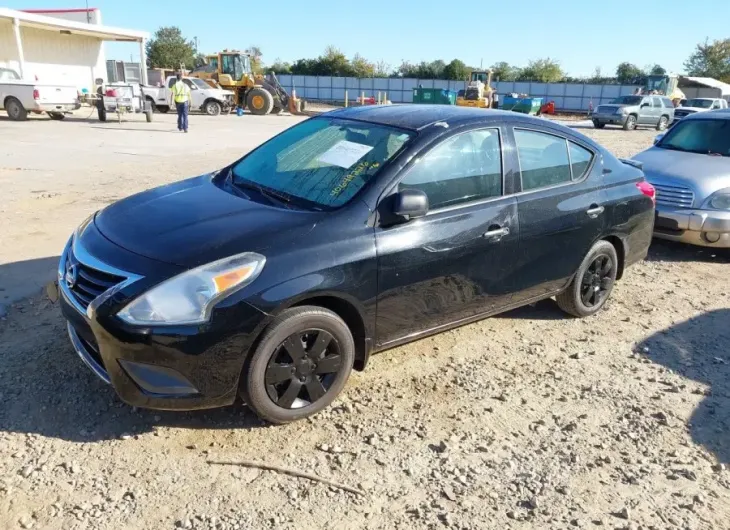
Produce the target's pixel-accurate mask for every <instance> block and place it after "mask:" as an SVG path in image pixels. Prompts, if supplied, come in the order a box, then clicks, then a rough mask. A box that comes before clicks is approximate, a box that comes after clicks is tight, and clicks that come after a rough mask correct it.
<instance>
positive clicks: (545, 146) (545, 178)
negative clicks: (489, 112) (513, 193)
mask: <svg viewBox="0 0 730 530" xmlns="http://www.w3.org/2000/svg"><path fill="white" fill-rule="evenodd" d="M514 133H515V142H516V143H517V154H518V157H519V161H520V173H521V176H522V191H529V190H536V189H540V188H547V187H550V186H555V185H557V184H563V183H565V182H570V181H571V179H572V177H571V169H570V158H569V156H568V141H567V140H566V139H565V138H561V137H560V136H555V135H553V134H548V133H543V132H538V131H529V130H524V129H515V131H514Z"/></svg>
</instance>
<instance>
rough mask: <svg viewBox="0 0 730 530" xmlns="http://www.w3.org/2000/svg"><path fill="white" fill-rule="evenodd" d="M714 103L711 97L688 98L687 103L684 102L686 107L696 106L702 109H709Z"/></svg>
mask: <svg viewBox="0 0 730 530" xmlns="http://www.w3.org/2000/svg"><path fill="white" fill-rule="evenodd" d="M713 103H714V101H713V100H711V99H688V100H687V102H686V103H684V105H683V106H684V107H695V108H700V109H709V108H710V107H712V104H713Z"/></svg>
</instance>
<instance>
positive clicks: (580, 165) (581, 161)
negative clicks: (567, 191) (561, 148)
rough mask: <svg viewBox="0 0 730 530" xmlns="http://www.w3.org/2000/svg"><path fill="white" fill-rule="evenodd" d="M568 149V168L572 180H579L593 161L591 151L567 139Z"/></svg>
mask: <svg viewBox="0 0 730 530" xmlns="http://www.w3.org/2000/svg"><path fill="white" fill-rule="evenodd" d="M568 149H569V150H570V170H571V171H572V173H573V180H580V179H581V178H583V176H584V175H585V174H586V171H588V167H589V166H590V165H591V161H593V153H592V152H591V151H589V150H588V149H586V148H585V147H582V146H580V145H578V144H576V143H573V142H571V141H568Z"/></svg>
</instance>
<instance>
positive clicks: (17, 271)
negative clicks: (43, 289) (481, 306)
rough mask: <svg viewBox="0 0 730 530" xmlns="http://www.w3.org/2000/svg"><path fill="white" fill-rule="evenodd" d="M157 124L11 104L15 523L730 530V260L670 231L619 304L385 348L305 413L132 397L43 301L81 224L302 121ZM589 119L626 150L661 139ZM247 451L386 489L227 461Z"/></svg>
mask: <svg viewBox="0 0 730 530" xmlns="http://www.w3.org/2000/svg"><path fill="white" fill-rule="evenodd" d="M155 118H156V121H155V122H154V123H152V124H146V123H144V121H143V120H135V121H131V122H127V123H123V124H121V125H119V124H114V123H108V124H100V123H98V122H97V121H95V120H93V119H90V120H88V121H87V120H83V119H67V120H65V121H64V122H52V121H49V120H41V119H34V120H31V121H30V122H27V123H14V122H9V121H7V120H6V119H5V118H4V116H2V115H0V189H1V190H2V193H1V194H0V227H2V228H1V229H0V304H2V306H0V315H3V314H4V316H1V317H0V403H1V404H2V406H1V407H0V528H3V529H5V528H8V529H13V528H49V529H68V530H71V529H87V528H94V529H96V528H99V529H109V530H112V529H115V530H116V529H142V528H144V529H168V528H169V529H172V528H185V529H244V528H338V529H339V528H342V529H344V528H348V529H349V528H373V529H379V528H383V529H385V528H388V529H390V528H403V529H406V528H408V529H410V528H433V529H436V528H442V527H448V528H461V529H477V528H479V529H482V528H494V529H504V528H515V529H521V528H525V529H526V528H540V529H543V528H545V529H563V528H586V529H588V528H621V529H635V530H638V529H650V528H651V529H667V528H678V529H697V530H699V529H718V530H722V529H727V528H728V527H730V524H729V523H728V521H730V470H728V465H730V349H729V347H728V344H730V282H728V263H730V254H728V253H720V252H715V251H709V250H703V249H697V248H692V247H687V246H681V245H674V244H668V243H662V242H659V241H657V242H655V243H654V245H653V246H652V249H651V251H650V255H649V257H648V259H647V260H646V261H645V262H643V263H641V264H638V265H636V266H634V267H633V268H631V269H629V270H628V271H627V274H626V275H625V277H624V279H623V280H622V281H621V282H619V283H618V284H617V287H616V289H615V290H614V292H613V295H612V298H611V300H610V302H609V304H608V306H607V308H606V309H605V310H604V311H602V312H600V313H599V314H598V315H596V316H594V317H592V318H588V319H585V320H577V319H570V318H566V317H565V316H564V315H563V314H562V313H561V312H560V311H559V310H558V309H557V307H556V306H555V304H554V303H553V302H552V301H544V302H541V303H538V304H536V305H534V306H531V307H526V308H522V309H519V310H516V311H512V312H510V313H507V314H505V315H501V316H499V317H495V318H491V319H488V320H484V321H482V322H479V323H476V324H472V325H469V326H465V327H462V328H460V329H457V330H453V331H449V332H446V333H443V334H441V335H438V336H435V337H433V338H429V339H425V340H422V341H419V342H416V343H413V344H410V345H407V346H404V347H400V348H396V349H393V350H390V351H387V352H384V353H382V354H379V355H376V356H375V357H374V358H373V359H372V361H371V363H370V365H369V366H368V369H367V370H366V371H365V372H363V373H354V374H353V377H352V378H351V380H350V382H349V383H348V385H347V387H346V389H345V391H344V392H343V394H342V396H341V397H340V399H338V400H337V401H336V402H335V404H334V405H333V407H332V408H330V409H329V410H327V411H326V412H324V413H322V414H319V415H318V416H316V417H314V418H312V419H310V420H307V421H303V422H299V423H296V424H293V425H288V426H284V427H271V426H267V425H263V424H261V423H260V422H259V421H258V420H257V419H256V418H255V417H253V415H252V414H250V413H249V412H248V411H247V410H246V409H245V408H244V407H242V406H236V407H231V408H228V409H222V410H216V411H208V412H196V413H165V412H155V411H145V410H136V409H133V408H130V407H128V406H127V405H124V404H123V403H121V402H120V401H119V399H118V398H117V397H116V396H115V394H114V392H113V390H112V389H111V388H110V387H108V386H105V385H104V384H103V383H102V382H100V381H98V380H97V379H95V377H94V376H93V375H92V374H91V373H90V372H89V370H88V369H86V367H85V366H83V365H82V364H81V362H80V361H79V360H78V359H77V358H76V356H75V354H74V352H73V350H72V348H71V346H70V344H69V341H68V339H67V337H66V335H65V329H64V324H63V322H62V319H61V315H60V312H59V310H58V308H57V307H56V306H54V305H52V304H50V303H49V302H48V301H46V300H44V298H43V296H42V295H41V294H40V293H39V289H40V286H41V285H42V284H43V283H44V282H45V281H47V280H49V279H50V278H52V277H53V270H54V267H55V263H56V261H57V259H58V253H59V251H60V249H61V248H62V247H63V244H64V243H65V241H66V238H67V237H68V235H69V234H70V232H71V231H72V230H73V229H74V227H75V226H76V225H77V224H78V223H79V222H81V221H82V220H83V219H84V218H85V217H86V216H87V215H89V214H90V213H92V212H93V211H95V210H97V209H99V208H101V207H103V206H104V205H105V204H108V203H110V202H112V201H114V200H116V199H119V198H121V197H124V196H126V195H129V194H131V193H133V192H135V191H138V190H142V189H145V188H149V187H151V186H154V185H158V184H163V183H167V182H171V181H174V180H178V179H180V178H183V177H187V176H192V175H195V174H199V173H202V172H205V171H208V170H212V169H215V168H217V167H219V166H221V165H223V164H224V163H225V162H227V161H230V160H232V159H234V158H235V157H237V156H239V155H240V154H241V153H242V152H244V151H245V150H247V149H250V148H251V147H253V146H255V145H256V144H257V143H259V142H260V141H262V140H263V139H265V138H267V137H268V136H270V135H272V134H274V133H275V132H277V131H279V130H281V129H282V128H284V127H286V126H288V125H290V124H292V123H294V122H295V121H296V120H297V118H292V117H262V118H258V117H253V116H243V117H240V118H239V117H235V116H228V117H219V118H207V117H203V116H193V117H191V132H190V134H188V135H181V134H178V133H177V132H175V125H174V118H173V116H170V115H167V116H161V115H156V116H155ZM577 126H578V127H580V124H579V125H577ZM581 132H583V133H585V134H588V135H589V136H591V137H593V138H596V139H597V140H598V141H600V142H601V143H603V144H604V145H605V146H607V147H608V148H610V149H611V150H613V151H614V152H615V153H616V154H618V155H620V156H629V155H632V154H634V153H636V152H638V151H640V150H642V149H644V148H646V147H647V146H649V145H650V143H651V139H652V138H653V137H654V135H655V134H656V133H655V131H633V132H624V131H620V130H609V129H604V130H601V131H597V130H593V129H589V128H585V129H581ZM241 460H253V461H256V462H263V463H267V464H273V465H278V466H285V467H289V468H295V469H298V470H301V471H305V472H308V473H312V474H316V475H319V476H321V477H324V478H327V479H329V480H332V481H335V482H337V483H340V484H344V485H347V486H351V487H354V488H357V489H359V490H361V491H362V493H363V494H362V495H360V494H354V493H349V492H346V491H343V490H342V489H339V488H337V487H333V486H329V485H326V484H323V483H318V482H312V481H310V480H307V479H301V478H294V477H290V476H287V475H283V474H279V473H276V472H272V471H261V470H258V469H250V468H245V467H239V466H232V465H222V464H218V463H217V462H222V461H233V462H235V461H241Z"/></svg>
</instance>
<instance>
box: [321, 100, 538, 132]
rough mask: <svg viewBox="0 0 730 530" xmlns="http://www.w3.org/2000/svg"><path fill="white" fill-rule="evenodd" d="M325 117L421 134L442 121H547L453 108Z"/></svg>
mask: <svg viewBox="0 0 730 530" xmlns="http://www.w3.org/2000/svg"><path fill="white" fill-rule="evenodd" d="M327 116H332V117H338V118H345V119H352V120H360V121H366V122H370V123H376V124H380V125H389V126H391V127H399V128H402V129H410V130H413V131H420V130H421V129H424V128H426V127H428V126H429V125H433V124H434V123H438V122H442V123H445V124H447V125H456V124H457V123H458V124H459V125H464V124H469V123H483V122H490V121H503V120H504V119H506V118H509V119H510V120H511V121H521V122H526V123H540V124H543V125H544V124H545V121H546V120H543V119H540V118H533V117H530V116H526V115H524V114H519V113H515V112H511V111H503V110H493V109H478V108H471V107H457V106H455V105H412V104H409V105H368V106H363V107H349V108H346V109H338V110H334V111H332V112H328V113H327Z"/></svg>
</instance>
